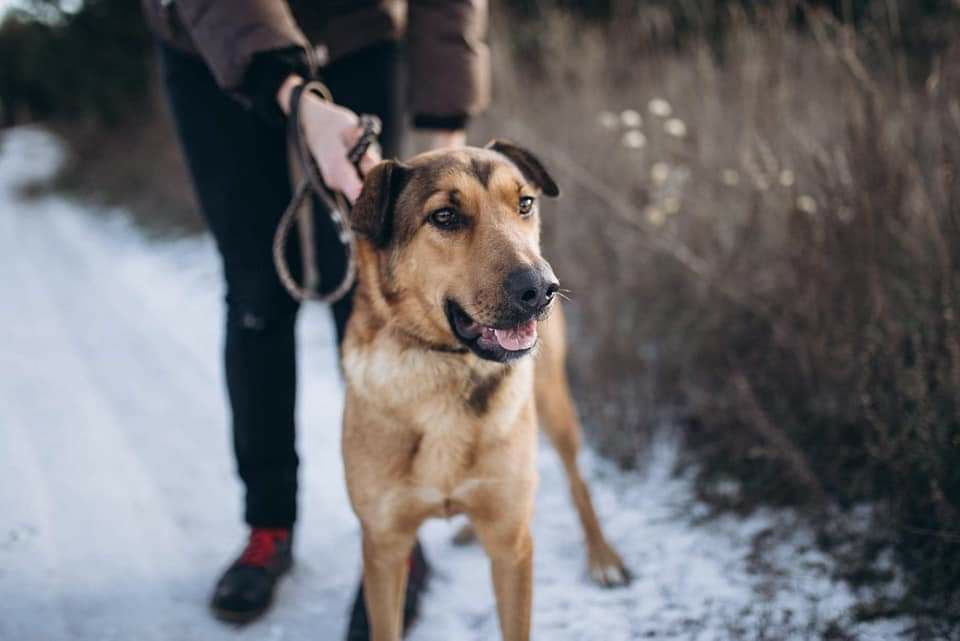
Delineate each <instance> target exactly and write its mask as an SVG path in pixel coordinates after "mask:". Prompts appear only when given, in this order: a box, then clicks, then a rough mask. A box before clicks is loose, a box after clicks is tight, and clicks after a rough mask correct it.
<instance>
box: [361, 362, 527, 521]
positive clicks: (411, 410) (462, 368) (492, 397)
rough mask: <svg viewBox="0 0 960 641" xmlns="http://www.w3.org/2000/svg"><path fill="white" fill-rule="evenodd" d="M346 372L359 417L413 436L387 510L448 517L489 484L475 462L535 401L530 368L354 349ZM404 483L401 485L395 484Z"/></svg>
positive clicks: (506, 435)
mask: <svg viewBox="0 0 960 641" xmlns="http://www.w3.org/2000/svg"><path fill="white" fill-rule="evenodd" d="M344 370H345V373H346V377H347V381H348V385H349V386H350V389H351V395H352V396H353V397H354V398H356V399H357V401H358V402H357V405H362V408H363V409H362V410H361V411H368V412H375V413H376V415H377V416H378V417H379V419H378V423H379V422H381V421H382V422H385V423H386V425H382V426H381V427H380V429H390V430H393V429H396V430H398V432H401V433H403V434H408V435H410V436H409V439H410V440H409V447H406V446H405V447H404V448H403V449H404V450H405V453H404V456H405V457H406V460H405V464H404V465H403V466H401V467H402V469H403V470H404V474H403V477H404V478H403V479H402V484H400V485H395V486H394V488H393V491H391V492H390V496H389V497H384V500H385V503H386V504H389V505H391V506H393V507H397V506H399V505H405V506H408V507H409V508H410V509H416V510H418V511H419V510H421V509H428V510H429V511H430V512H431V513H432V514H434V515H436V516H444V515H446V516H449V515H450V514H452V513H455V512H458V511H461V510H462V509H465V508H466V507H467V506H468V505H469V503H470V496H471V495H473V494H474V493H475V491H476V490H477V489H478V488H480V487H482V486H485V485H488V484H489V483H491V482H495V480H493V479H488V478H486V476H487V475H488V474H489V473H488V472H487V471H484V470H481V469H479V468H481V467H483V466H482V465H478V463H483V460H484V457H485V456H486V455H487V454H489V452H490V451H491V448H496V447H498V446H500V444H502V443H503V442H505V441H508V440H509V439H510V438H511V430H513V429H514V428H515V426H516V425H517V422H518V420H519V419H520V416H521V412H522V410H523V408H524V407H525V406H526V405H527V404H528V403H530V402H531V397H532V389H533V385H532V375H533V368H532V365H531V364H530V363H527V362H521V363H517V364H515V365H513V366H512V367H509V368H508V367H504V366H502V365H499V364H494V363H487V362H480V363H479V366H478V367H470V363H465V359H463V358H462V357H460V356H458V355H448V354H435V353H430V352H427V353H423V352H417V351H413V350H398V349H395V348H393V347H392V346H390V345H389V344H388V345H386V346H371V348H367V349H359V350H350V351H349V352H348V353H347V354H346V355H345V358H344ZM397 480H400V479H397Z"/></svg>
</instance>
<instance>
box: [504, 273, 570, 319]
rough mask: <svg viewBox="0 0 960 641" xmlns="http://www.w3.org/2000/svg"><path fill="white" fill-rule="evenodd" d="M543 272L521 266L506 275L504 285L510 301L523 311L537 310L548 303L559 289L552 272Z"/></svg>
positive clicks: (534, 311) (533, 311)
mask: <svg viewBox="0 0 960 641" xmlns="http://www.w3.org/2000/svg"><path fill="white" fill-rule="evenodd" d="M546 271H547V272H548V273H544V271H541V270H539V269H537V268H535V267H521V268H520V269H517V270H514V271H512V272H510V274H508V275H507V279H506V281H505V282H504V286H505V288H506V290H507V295H508V296H509V298H510V302H511V303H513V305H514V306H516V307H517V308H519V309H521V310H523V311H524V312H532V313H536V312H539V311H540V310H541V309H543V308H544V307H546V306H547V305H548V304H550V301H552V300H553V297H554V295H555V294H556V293H557V292H558V291H559V290H560V283H558V282H557V278H556V276H554V275H553V272H552V271H550V270H549V268H548V269H547V270H546Z"/></svg>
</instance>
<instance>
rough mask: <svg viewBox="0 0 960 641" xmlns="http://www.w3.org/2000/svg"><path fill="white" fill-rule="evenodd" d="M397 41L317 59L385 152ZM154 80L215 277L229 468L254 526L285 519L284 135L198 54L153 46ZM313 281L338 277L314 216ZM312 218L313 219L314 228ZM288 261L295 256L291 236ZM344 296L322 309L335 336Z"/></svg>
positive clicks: (293, 494) (291, 375) (340, 259)
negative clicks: (211, 246) (279, 255)
mask: <svg viewBox="0 0 960 641" xmlns="http://www.w3.org/2000/svg"><path fill="white" fill-rule="evenodd" d="M399 56H400V52H399V45H397V44H395V43H384V44H381V45H376V46H373V47H370V48H367V49H365V50H363V51H360V52H358V53H355V54H353V55H351V56H349V57H347V58H345V59H342V60H339V61H337V62H336V63H334V64H332V65H330V66H328V67H326V68H325V69H324V70H323V80H324V82H325V83H326V84H327V85H328V86H329V88H330V90H331V92H332V93H333V96H334V99H335V100H336V101H337V103H338V104H341V105H344V106H346V107H349V108H350V109H352V110H353V111H355V112H357V113H371V114H376V115H378V116H379V117H380V118H381V120H382V121H383V134H382V135H381V139H380V141H381V145H382V147H383V150H384V156H385V157H391V156H394V155H396V154H397V152H398V151H399V144H400V135H401V127H402V114H401V107H400V105H401V102H400V91H399V86H400V80H399V78H400V76H399V71H400V64H399V63H400V61H399ZM160 61H161V69H162V74H163V80H164V84H165V85H166V90H167V95H168V99H169V103H170V107H171V110H172V112H173V117H174V121H175V123H176V127H177V132H178V134H179V138H180V143H181V146H182V148H183V152H184V155H185V156H186V160H187V166H188V168H189V171H190V174H191V177H192V180H193V185H194V189H195V191H196V195H197V198H198V200H199V202H200V208H201V210H202V213H203V215H204V217H205V218H206V220H207V223H208V224H209V227H210V230H211V232H212V233H213V236H214V238H215V239H216V243H217V247H218V249H219V251H220V255H221V257H222V259H223V274H224V278H225V280H226V307H227V313H226V341H225V346H224V347H225V349H224V352H225V353H224V359H225V365H226V381H227V391H228V395H229V398H230V408H231V411H232V422H233V444H234V450H235V453H236V459H237V471H238V473H239V475H240V478H241V479H242V481H243V483H244V485H245V488H246V510H245V518H246V521H247V523H248V524H249V525H251V526H253V527H289V526H292V525H293V523H294V521H295V520H296V515H297V465H298V458H297V452H296V448H295V426H294V406H295V401H296V362H295V356H296V350H295V343H294V329H295V324H296V318H297V309H298V305H297V303H296V302H295V301H294V300H293V299H292V298H291V297H290V296H289V295H288V294H287V292H286V290H285V289H284V288H283V286H282V284H281V283H280V281H279V280H278V278H277V275H276V272H275V271H274V266H273V259H272V251H271V244H272V240H273V233H274V230H275V229H276V226H277V222H278V221H279V219H280V216H281V215H282V214H283V211H284V209H285V208H286V206H287V203H288V202H289V200H290V197H291V187H290V179H289V173H288V166H287V156H286V143H285V140H286V139H285V132H284V130H283V128H281V127H278V126H275V125H270V124H268V123H266V122H264V121H263V120H262V119H261V118H260V117H258V116H257V115H255V114H254V113H253V112H251V111H250V110H248V109H246V108H245V107H244V106H242V105H241V104H240V103H239V102H237V101H236V100H235V99H234V98H232V97H231V96H229V95H227V94H226V93H225V92H224V91H223V90H221V89H220V88H219V87H218V86H217V84H216V82H215V81H214V78H213V76H212V75H211V73H210V70H209V69H208V68H207V66H206V65H205V64H204V62H203V61H202V60H201V59H200V58H197V57H195V56H191V55H187V54H184V53H181V52H179V51H175V50H173V49H170V48H168V47H165V46H163V45H161V47H160ZM315 218H316V221H317V224H318V228H319V233H318V243H317V244H318V248H317V249H318V252H317V253H318V260H319V262H320V273H321V276H322V278H323V282H324V283H331V287H332V286H334V285H335V283H338V282H339V279H340V276H341V275H342V273H343V269H344V256H343V251H342V248H341V247H340V244H339V241H338V240H337V239H336V236H335V235H334V231H333V227H332V225H331V224H330V223H329V221H328V220H327V217H326V216H324V215H318V216H316V217H315ZM320 225H323V226H320ZM291 246H292V248H291V252H290V253H291V255H290V265H291V267H292V268H295V267H296V266H298V265H299V264H300V259H299V256H298V255H297V252H296V246H297V243H296V242H292V243H291ZM351 298H352V296H347V297H345V298H344V299H342V300H341V301H339V302H338V303H336V304H335V305H334V306H333V316H334V321H335V323H336V329H337V336H338V339H342V337H343V331H344V328H345V326H346V322H347V318H348V316H349V314H350V308H351Z"/></svg>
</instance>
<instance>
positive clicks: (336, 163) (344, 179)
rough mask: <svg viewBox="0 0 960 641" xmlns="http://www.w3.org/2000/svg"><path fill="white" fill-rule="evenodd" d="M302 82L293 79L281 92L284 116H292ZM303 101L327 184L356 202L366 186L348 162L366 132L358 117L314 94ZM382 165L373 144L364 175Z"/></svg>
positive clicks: (310, 141) (310, 140)
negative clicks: (293, 100)
mask: <svg viewBox="0 0 960 641" xmlns="http://www.w3.org/2000/svg"><path fill="white" fill-rule="evenodd" d="M300 82H303V81H302V79H300V78H299V77H297V76H290V77H289V78H287V80H286V81H285V82H284V83H283V85H282V86H281V87H280V90H279V91H278V92H277V102H279V103H280V107H281V108H282V109H283V110H284V113H289V111H290V109H289V107H290V94H291V92H292V91H293V88H294V87H295V86H296V85H297V84H299V83H300ZM300 100H301V102H300V125H301V127H302V128H303V133H304V136H306V140H307V147H309V149H310V152H311V153H312V154H313V159H314V161H316V163H317V168H318V169H319V170H320V175H321V176H322V177H323V182H325V183H326V184H327V186H328V187H330V189H333V190H335V191H339V192H341V193H342V194H343V195H344V196H346V197H347V199H348V200H349V201H350V202H351V203H353V202H354V201H355V200H356V199H357V196H359V195H360V190H361V188H362V187H363V183H362V182H361V181H360V178H359V176H357V171H356V169H355V168H354V166H353V164H352V163H351V162H350V161H349V160H348V159H347V153H348V152H349V151H350V149H351V147H353V145H354V144H355V143H356V142H357V140H358V139H359V138H360V134H361V133H362V131H361V129H360V127H359V126H358V122H359V119H358V118H357V115H356V114H355V113H353V112H352V111H350V110H349V109H345V108H344V107H340V106H339V105H334V104H331V103H329V102H327V101H325V100H323V99H322V98H320V97H319V96H317V95H314V94H312V93H304V94H303V97H302V98H301V99H300ZM378 162H380V153H379V151H378V150H377V149H376V146H375V145H371V147H370V148H369V149H368V150H367V152H366V153H365V154H364V155H363V158H361V159H360V173H361V174H362V175H366V174H367V172H368V171H370V170H371V169H372V168H373V166H374V165H376V164H377V163H378Z"/></svg>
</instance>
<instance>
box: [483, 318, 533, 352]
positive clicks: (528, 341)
mask: <svg viewBox="0 0 960 641" xmlns="http://www.w3.org/2000/svg"><path fill="white" fill-rule="evenodd" d="M493 336H494V338H496V339H497V344H498V345H500V347H502V348H503V349H505V350H507V351H508V352H517V351H519V350H522V349H530V348H531V347H533V344H534V343H536V342H537V321H535V320H528V321H527V322H526V323H523V324H521V325H517V326H516V327H513V328H511V329H495V330H493Z"/></svg>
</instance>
